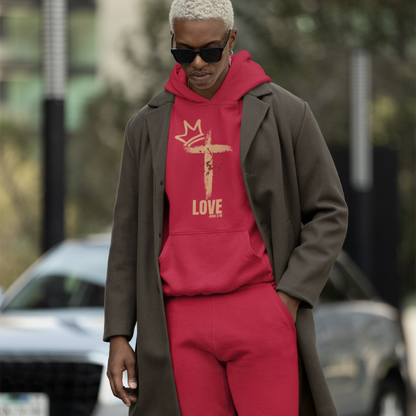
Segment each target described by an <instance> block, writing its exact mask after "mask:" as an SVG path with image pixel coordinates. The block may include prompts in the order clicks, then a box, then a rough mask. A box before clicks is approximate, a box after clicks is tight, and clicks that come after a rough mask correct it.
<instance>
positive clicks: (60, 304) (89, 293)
mask: <svg viewBox="0 0 416 416" xmlns="http://www.w3.org/2000/svg"><path fill="white" fill-rule="evenodd" d="M108 251H109V248H108V246H105V245H103V246H93V245H88V244H80V243H78V244H66V245H63V246H62V247H61V248H59V249H57V250H55V251H53V252H52V253H51V254H49V255H47V256H46V257H45V258H44V259H43V260H42V261H40V262H39V264H38V265H37V266H36V267H35V268H34V270H33V275H32V278H31V279H29V281H28V282H27V283H26V284H25V285H24V286H23V287H22V288H21V289H20V290H19V291H18V292H17V293H16V294H15V296H14V297H13V298H12V299H11V300H10V301H9V302H8V303H7V305H6V306H5V308H4V310H6V311H7V310H21V309H56V308H79V307H103V306H104V285H105V278H106V271H107V259H108Z"/></svg>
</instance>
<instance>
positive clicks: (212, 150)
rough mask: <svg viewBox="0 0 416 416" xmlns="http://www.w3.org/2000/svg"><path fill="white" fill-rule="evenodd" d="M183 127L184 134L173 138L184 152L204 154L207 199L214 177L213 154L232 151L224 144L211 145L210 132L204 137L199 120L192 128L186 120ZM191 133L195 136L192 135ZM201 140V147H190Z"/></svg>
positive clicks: (210, 193) (209, 196) (210, 192)
mask: <svg viewBox="0 0 416 416" xmlns="http://www.w3.org/2000/svg"><path fill="white" fill-rule="evenodd" d="M183 125H184V127H185V133H184V134H180V135H178V136H175V139H176V140H179V141H181V142H182V143H183V148H184V150H185V152H187V153H196V154H198V153H203V154H204V185H205V199H209V198H211V195H212V180H213V177H214V154H216V153H224V152H232V151H233V149H231V147H230V146H227V145H225V144H212V137H211V130H210V131H209V132H208V133H207V134H206V135H204V133H202V130H201V120H200V119H199V120H198V121H197V122H196V124H195V126H194V127H192V126H191V125H190V124H189V123H188V122H187V121H186V120H184V122H183ZM189 130H191V131H189ZM193 133H195V134H194V135H192V134H193ZM188 135H192V137H191V138H190V139H189V140H186V138H187V136H188ZM201 140H204V144H203V145H201V146H192V145H193V144H195V143H197V142H199V141H201Z"/></svg>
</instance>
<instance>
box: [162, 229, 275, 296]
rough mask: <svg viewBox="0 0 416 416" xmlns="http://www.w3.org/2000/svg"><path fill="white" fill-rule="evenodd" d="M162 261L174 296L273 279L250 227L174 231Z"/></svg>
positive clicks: (166, 282) (167, 289) (165, 282)
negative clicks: (253, 244) (252, 241)
mask: <svg viewBox="0 0 416 416" xmlns="http://www.w3.org/2000/svg"><path fill="white" fill-rule="evenodd" d="M159 264H160V275H161V277H162V280H163V282H162V283H163V291H164V293H165V294H166V295H170V296H194V295H199V294H200V295H209V294H212V293H227V292H231V291H233V290H235V289H237V288H238V287H240V286H241V285H244V284H248V283H257V282H265V281H271V280H272V279H273V277H272V271H271V268H270V267H266V266H265V264H264V262H263V259H262V257H259V256H258V255H257V254H255V253H254V251H253V249H252V248H251V245H250V237H249V235H248V232H247V230H246V229H237V230H236V229H233V230H215V231H208V232H197V233H172V234H171V235H170V236H169V238H168V240H167V241H166V244H165V246H164V249H163V251H162V253H161V255H160V257H159Z"/></svg>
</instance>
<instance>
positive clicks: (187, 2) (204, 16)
mask: <svg viewBox="0 0 416 416" xmlns="http://www.w3.org/2000/svg"><path fill="white" fill-rule="evenodd" d="M175 19H178V20H204V21H206V20H222V21H223V22H224V24H225V29H226V30H232V29H234V10H233V6H232V4H231V1H230V0H173V2H172V5H171V7H170V13H169V23H170V27H171V29H172V31H174V29H175V28H174V24H175Z"/></svg>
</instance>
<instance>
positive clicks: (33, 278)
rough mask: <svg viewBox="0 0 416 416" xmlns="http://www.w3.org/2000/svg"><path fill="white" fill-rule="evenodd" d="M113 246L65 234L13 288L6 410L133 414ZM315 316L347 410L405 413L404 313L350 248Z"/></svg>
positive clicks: (6, 307) (5, 360) (343, 415)
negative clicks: (115, 332) (108, 324)
mask: <svg viewBox="0 0 416 416" xmlns="http://www.w3.org/2000/svg"><path fill="white" fill-rule="evenodd" d="M109 245H110V237H109V236H108V235H102V236H95V237H90V238H86V239H80V240H68V241H65V242H63V243H62V244H60V245H58V246H57V247H56V248H54V249H52V250H50V251H49V252H48V253H46V254H45V255H44V256H43V257H41V258H40V259H39V260H38V261H37V262H36V263H35V264H34V265H33V266H32V267H30V268H29V269H28V270H27V271H26V272H25V273H24V274H23V275H22V276H21V277H20V278H19V279H18V280H17V281H16V282H15V283H14V284H13V285H12V286H11V287H10V288H9V290H7V291H6V293H5V294H4V297H3V302H2V305H1V313H0V340H1V341H0V374H1V377H0V392H1V394H0V413H1V410H2V407H1V406H3V409H10V408H11V407H13V406H14V408H15V409H20V410H22V409H25V410H26V411H27V413H25V414H28V415H31V414H36V415H38V416H44V415H49V416H126V415H127V407H126V406H125V405H124V404H123V403H122V402H121V401H120V400H118V399H117V398H115V397H114V396H113V395H112V393H111V390H110V387H109V383H108V380H107V377H106V371H107V369H106V365H107V357H108V344H107V343H104V342H103V341H102V334H103V321H104V313H103V306H104V285H105V276H106V268H107V259H108V251H109ZM314 316H315V322H316V331H317V347H318V354H319V357H320V360H321V363H322V366H323V369H324V372H325V375H326V377H327V380H328V384H329V387H330V390H331V393H332V395H333V398H334V401H335V404H336V407H337V409H338V413H339V416H406V399H407V391H408V374H407V361H406V347H405V343H404V339H403V334H402V332H401V327H400V323H399V315H398V311H397V310H396V309H394V308H392V307H391V306H389V305H387V304H385V303H383V302H381V301H379V300H378V299H377V297H376V295H375V294H374V290H373V289H372V288H371V286H370V285H369V283H368V282H367V281H366V279H365V278H364V277H363V276H362V274H361V273H360V271H359V270H358V269H357V268H356V266H355V265H354V264H353V263H352V261H351V260H350V259H349V257H348V256H347V254H346V253H341V255H340V256H339V259H338V261H337V262H336V264H335V266H334V268H333V270H332V272H331V276H330V279H329V281H328V284H327V285H326V287H325V289H324V291H323V292H322V295H321V296H320V299H319V301H318V304H317V306H316V307H315V310H314ZM132 345H134V338H133V340H132ZM139 394H140V393H139ZM47 407H49V410H47ZM36 411H37V412H38V413H35V412H36ZM30 412H32V413H30ZM5 414H6V413H5ZM16 414H18V413H16Z"/></svg>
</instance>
